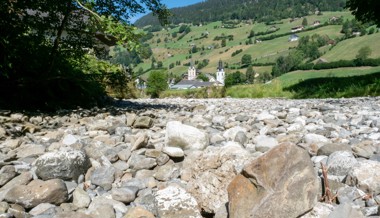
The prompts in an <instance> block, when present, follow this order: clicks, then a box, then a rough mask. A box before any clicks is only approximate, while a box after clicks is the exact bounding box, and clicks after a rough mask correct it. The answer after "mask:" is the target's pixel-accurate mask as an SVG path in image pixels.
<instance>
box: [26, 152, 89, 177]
mask: <svg viewBox="0 0 380 218" xmlns="http://www.w3.org/2000/svg"><path fill="white" fill-rule="evenodd" d="M33 165H34V166H35V168H36V170H35V172H36V174H37V176H38V177H39V178H41V179H43V180H49V179H53V178H59V179H63V180H70V179H73V180H77V179H78V177H79V175H81V174H85V173H86V171H87V169H88V168H89V167H90V161H89V159H88V157H87V155H86V154H85V153H84V152H82V151H79V150H73V149H68V148H67V149H61V150H60V151H57V152H48V153H45V154H44V155H42V156H40V157H39V158H37V160H36V161H35V162H34V163H33Z"/></svg>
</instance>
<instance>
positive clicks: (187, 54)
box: [134, 11, 380, 89]
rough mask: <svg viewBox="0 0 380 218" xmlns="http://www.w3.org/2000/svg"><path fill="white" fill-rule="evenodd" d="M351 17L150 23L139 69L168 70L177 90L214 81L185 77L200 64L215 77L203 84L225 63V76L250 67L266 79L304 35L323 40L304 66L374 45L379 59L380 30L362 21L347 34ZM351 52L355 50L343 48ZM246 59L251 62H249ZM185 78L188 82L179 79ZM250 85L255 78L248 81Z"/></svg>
mask: <svg viewBox="0 0 380 218" xmlns="http://www.w3.org/2000/svg"><path fill="white" fill-rule="evenodd" d="M351 20H353V16H352V15H351V14H350V12H347V11H343V12H316V13H315V14H313V15H309V16H305V17H299V18H292V19H282V20H279V21H275V22H271V23H268V24H266V23H256V22H254V21H253V20H246V21H244V20H242V21H231V22H227V21H223V22H221V21H219V22H211V23H199V24H197V25H194V24H185V23H182V24H179V25H172V26H170V25H169V26H168V27H166V28H165V29H162V30H159V31H154V32H149V29H150V27H149V26H148V27H145V28H144V29H145V30H146V31H148V32H147V35H150V37H151V38H150V39H147V40H146V41H145V42H146V43H148V44H149V45H150V46H151V50H152V56H151V57H150V58H149V59H143V60H142V63H139V64H137V65H135V67H134V71H135V72H137V74H138V75H139V77H140V78H142V79H144V80H146V79H147V78H148V76H149V73H150V72H151V71H161V72H163V73H166V74H168V75H169V77H170V76H172V77H173V78H169V81H170V82H169V87H171V88H172V89H185V88H186V89H187V88H195V87H197V88H200V87H205V86H208V85H210V84H207V83H203V84H202V83H198V84H196V81H195V79H196V77H195V78H194V77H190V79H189V78H187V81H186V75H190V71H191V70H192V69H193V68H195V69H196V70H195V71H196V72H198V74H197V76H198V75H199V74H205V75H207V77H209V78H210V80H209V81H208V80H206V81H203V82H211V83H213V82H214V79H215V80H216V77H217V74H216V71H215V69H216V66H218V67H219V66H220V64H219V62H220V61H222V65H223V68H224V73H225V78H227V77H229V75H231V74H233V73H236V72H239V73H241V77H246V72H247V69H248V67H249V66H252V69H253V71H254V80H256V81H254V83H260V82H261V83H262V82H267V81H269V80H270V78H274V77H277V76H279V75H281V74H283V72H282V73H281V74H279V75H274V74H275V72H274V71H273V70H274V66H275V65H276V61H278V58H280V57H287V56H289V54H292V53H294V51H296V50H297V49H298V47H299V44H300V39H301V38H305V37H308V40H309V42H306V43H309V44H307V46H309V45H311V44H310V43H314V42H316V40H318V43H319V44H318V45H317V46H318V47H317V50H316V51H315V52H316V53H317V54H316V55H311V56H310V57H303V58H302V59H301V60H299V61H300V62H299V65H301V66H303V65H305V66H306V65H310V64H320V63H335V62H337V61H340V60H354V59H355V56H356V55H357V53H358V51H359V49H360V48H362V47H366V46H367V47H370V49H371V52H370V54H369V56H368V57H369V58H380V52H379V50H380V45H379V44H378V43H372V42H374V41H378V40H379V39H380V34H378V31H379V30H378V29H377V28H375V27H374V26H371V25H370V26H359V25H358V26H353V27H351V29H349V30H348V31H350V32H345V31H346V30H344V28H345V27H344V26H345V25H351ZM355 25H356V24H355ZM310 40H311V41H310ZM301 41H302V40H301ZM347 50H350V52H344V51H347ZM244 58H248V59H249V60H248V61H247V62H246V63H245V62H244V60H243V59H244ZM152 66H154V67H152ZM310 69H311V68H310ZM294 70H298V68H297V67H296V66H291V67H290V71H294ZM287 73H288V71H287ZM174 77H177V78H176V79H175V78H174ZM181 79H184V80H182V81H181V82H180V80H181ZM243 79H244V78H243ZM189 80H190V81H193V82H190V81H189ZM198 80H199V78H198ZM220 83H221V84H224V82H220ZM247 83H251V82H243V84H247ZM176 84H177V86H176ZM219 85H220V84H219Z"/></svg>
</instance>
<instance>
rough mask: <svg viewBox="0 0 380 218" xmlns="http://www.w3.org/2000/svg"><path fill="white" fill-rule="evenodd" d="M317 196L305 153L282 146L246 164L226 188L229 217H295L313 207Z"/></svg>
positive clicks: (316, 186)
mask: <svg viewBox="0 0 380 218" xmlns="http://www.w3.org/2000/svg"><path fill="white" fill-rule="evenodd" d="M268 172H270V173H269V174H268ZM317 195H318V180H317V178H316V175H315V172H314V168H313V165H312V163H311V161H310V158H309V155H308V153H307V152H306V151H305V150H303V149H301V148H299V147H297V146H296V145H294V144H290V143H283V144H280V145H278V146H277V147H275V148H273V149H271V150H270V151H269V152H267V153H265V154H264V155H263V156H261V157H259V158H257V159H255V160H253V161H252V162H251V163H250V164H247V165H246V166H245V167H244V170H243V172H242V174H239V175H237V176H236V177H235V178H234V179H233V180H232V182H231V183H230V184H229V186H228V199H229V217H230V218H238V217H239V218H240V217H253V216H254V217H275V216H280V217H298V216H299V215H301V214H304V213H305V212H307V211H308V210H309V209H311V208H313V207H314V205H315V204H316V202H317ZM289 208H292V209H291V210H289Z"/></svg>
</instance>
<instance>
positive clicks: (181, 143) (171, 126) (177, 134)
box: [165, 121, 209, 150]
mask: <svg viewBox="0 0 380 218" xmlns="http://www.w3.org/2000/svg"><path fill="white" fill-rule="evenodd" d="M165 144H166V146H168V147H180V148H182V149H184V150H203V149H204V148H205V147H207V146H208V145H209V138H208V135H207V133H205V132H203V131H201V130H199V129H197V128H195V127H192V126H189V125H184V124H182V123H181V122H178V121H169V122H168V123H167V124H166V136H165Z"/></svg>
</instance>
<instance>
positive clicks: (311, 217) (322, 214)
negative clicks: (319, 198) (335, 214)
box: [302, 202, 334, 218]
mask: <svg viewBox="0 0 380 218" xmlns="http://www.w3.org/2000/svg"><path fill="white" fill-rule="evenodd" d="M333 210H334V206H333V205H332V204H328V203H322V202H317V204H316V205H315V206H314V207H313V210H311V211H310V212H309V213H307V214H306V215H304V216H302V218H327V217H328V216H329V214H330V213H331V212H332V211H333Z"/></svg>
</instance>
